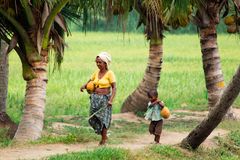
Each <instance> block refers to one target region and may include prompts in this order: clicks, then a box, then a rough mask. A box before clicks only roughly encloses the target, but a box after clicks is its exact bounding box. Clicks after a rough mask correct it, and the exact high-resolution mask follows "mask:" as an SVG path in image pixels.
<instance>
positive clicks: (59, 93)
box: [7, 32, 240, 122]
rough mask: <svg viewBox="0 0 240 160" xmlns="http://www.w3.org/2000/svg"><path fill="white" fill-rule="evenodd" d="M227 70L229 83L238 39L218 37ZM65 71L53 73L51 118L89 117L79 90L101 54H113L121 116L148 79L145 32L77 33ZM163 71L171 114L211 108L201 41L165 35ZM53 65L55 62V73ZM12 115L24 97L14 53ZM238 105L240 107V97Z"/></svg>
mask: <svg viewBox="0 0 240 160" xmlns="http://www.w3.org/2000/svg"><path fill="white" fill-rule="evenodd" d="M218 40H219V41H218V45H219V51H220V55H221V58H222V69H223V73H224V78H225V81H226V83H228V82H229V80H230V79H231V77H232V75H233V73H234V72H235V69H236V67H237V66H238V65H239V61H240V56H239V43H240V42H238V39H237V38H236V37H234V36H228V35H219V36H218ZM67 44H68V48H67V49H66V52H65V57H64V62H63V64H62V68H61V72H58V71H55V72H54V73H52V72H49V76H48V78H49V81H48V86H47V105H46V112H45V113H46V116H54V115H83V116H86V115H88V110H89V95H88V94H87V93H86V92H84V93H80V91H79V88H80V86H81V85H82V84H83V83H85V82H86V81H87V80H88V79H89V77H90V75H91V74H92V72H93V71H94V70H96V69H97V68H96V65H95V62H94V60H95V56H96V55H97V54H98V53H99V52H100V51H108V52H109V53H111V55H112V59H113V62H112V64H111V67H110V68H111V69H112V70H113V71H114V72H115V74H116V77H117V95H116V98H115V100H114V105H113V112H114V113H118V112H119V111H120V108H121V105H122V103H123V101H124V100H125V98H126V97H127V96H128V95H129V94H131V93H132V92H133V91H134V89H135V88H136V87H137V86H138V84H139V82H140V81H141V80H142V78H143V74H144V71H145V67H146V64H147V57H148V49H149V48H148V47H149V45H148V42H147V41H146V40H145V38H144V36H143V35H142V34H133V33H131V34H128V33H127V34H125V36H124V38H123V34H122V33H101V32H98V33H87V34H86V35H85V34H83V33H72V36H71V37H68V38H67ZM163 49H164V54H163V68H162V72H161V78H160V83H159V88H158V91H159V97H160V99H162V100H163V101H164V102H165V103H166V105H167V106H168V107H169V108H170V110H174V109H179V108H181V106H182V104H184V108H185V109H192V110H204V109H206V107H207V96H206V89H205V80H204V74H203V70H202V61H201V52H200V44H199V37H198V36H197V35H166V37H165V38H164V43H163ZM52 65H53V63H52V62H51V63H50V65H49V66H50V67H49V68H50V69H51V68H52ZM8 93H9V94H8V109H7V110H8V113H9V114H10V116H11V117H12V118H13V119H14V120H15V121H17V122H18V121H19V118H20V115H21V112H22V109H23V105H24V94H25V81H24V80H23V79H22V73H21V64H20V61H19V58H18V57H17V55H16V54H15V53H14V52H13V53H11V54H10V74H9V92H8ZM235 105H237V106H240V98H238V99H237V101H236V102H235Z"/></svg>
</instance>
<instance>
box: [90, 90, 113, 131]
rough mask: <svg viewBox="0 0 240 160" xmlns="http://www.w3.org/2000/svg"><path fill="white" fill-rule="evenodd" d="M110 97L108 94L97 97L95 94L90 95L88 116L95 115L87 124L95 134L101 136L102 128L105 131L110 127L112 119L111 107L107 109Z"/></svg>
mask: <svg viewBox="0 0 240 160" xmlns="http://www.w3.org/2000/svg"><path fill="white" fill-rule="evenodd" d="M110 96H111V95H110V94H109V95H99V94H95V93H93V94H91V95H90V104H91V106H90V112H89V113H90V116H91V115H92V114H94V113H96V112H97V113H96V114H95V115H94V116H93V117H91V118H90V119H89V120H88V122H89V124H90V125H91V126H92V128H93V129H94V131H95V132H96V133H97V134H101V131H102V129H103V127H106V128H107V129H108V128H109V127H110V123H111V119H112V107H108V100H109V98H110Z"/></svg>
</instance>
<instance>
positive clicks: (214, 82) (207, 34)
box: [199, 24, 233, 118]
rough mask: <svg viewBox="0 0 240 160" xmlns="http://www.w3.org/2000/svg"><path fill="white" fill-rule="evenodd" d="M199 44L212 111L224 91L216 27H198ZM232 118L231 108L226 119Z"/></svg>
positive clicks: (209, 104)
mask: <svg viewBox="0 0 240 160" xmlns="http://www.w3.org/2000/svg"><path fill="white" fill-rule="evenodd" d="M199 32H200V43H201V52H202V62H203V70H204V75H205V82H206V88H207V92H208V106H209V111H211V110H213V107H215V105H216V103H217V102H218V100H219V98H220V96H221V94H222V91H223V89H224V78H223V73H222V69H221V62H220V56H219V52H218V45H217V31H216V25H214V24H213V25H211V26H209V27H200V31H199ZM231 116H233V112H232V110H231V107H230V109H229V111H228V113H227V117H229V118H230V117H231Z"/></svg>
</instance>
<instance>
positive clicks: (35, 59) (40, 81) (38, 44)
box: [0, 0, 74, 141]
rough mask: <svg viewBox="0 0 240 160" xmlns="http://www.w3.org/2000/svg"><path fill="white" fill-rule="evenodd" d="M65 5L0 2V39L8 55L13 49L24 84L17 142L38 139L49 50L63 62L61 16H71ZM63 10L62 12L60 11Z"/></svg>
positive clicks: (37, 0)
mask: <svg viewBox="0 0 240 160" xmlns="http://www.w3.org/2000/svg"><path fill="white" fill-rule="evenodd" d="M68 2H69V0H51V1H49V0H45V1H43V0H34V1H33V0H32V1H30V0H21V1H15V0H7V1H5V0H4V1H0V38H1V39H3V40H5V41H6V42H7V43H8V44H9V45H10V47H9V49H8V52H10V51H11V50H12V49H15V51H16V52H17V54H18V56H19V57H20V60H21V63H22V70H23V73H22V75H23V78H24V80H25V81H26V83H27V85H26V94H25V106H24V111H23V116H22V119H21V121H20V124H19V127H18V129H17V132H16V134H15V137H14V138H15V140H16V141H28V140H35V139H38V138H39V137H40V136H41V132H42V129H43V119H44V108H45V102H46V85H47V81H48V78H47V64H48V56H49V51H50V50H51V49H53V50H54V51H55V53H56V54H55V55H56V60H57V61H58V62H59V63H60V62H61V61H62V57H63V52H64V45H65V44H64V33H68V28H67V25H66V21H65V20H66V19H65V18H64V16H65V17H66V16H67V15H69V14H70V15H71V13H73V11H72V10H73V8H72V7H71V6H70V5H67V3H68ZM63 7H65V8H64V9H65V10H62V9H63ZM70 7H71V8H70ZM69 9H71V10H69ZM60 11H63V12H61V13H60ZM68 11H71V12H68ZM69 18H72V19H74V17H69Z"/></svg>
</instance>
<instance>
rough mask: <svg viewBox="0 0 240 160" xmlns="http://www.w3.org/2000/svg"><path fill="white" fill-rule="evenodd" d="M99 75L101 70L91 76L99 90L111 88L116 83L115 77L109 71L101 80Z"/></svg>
mask: <svg viewBox="0 0 240 160" xmlns="http://www.w3.org/2000/svg"><path fill="white" fill-rule="evenodd" d="M98 74H99V70H97V71H95V72H94V73H93V74H92V76H91V80H92V81H93V84H94V85H95V86H96V87H98V88H109V87H111V84H112V83H114V82H116V78H115V75H114V73H113V71H111V70H108V71H107V72H106V73H105V74H104V76H103V77H102V78H100V79H99V78H98Z"/></svg>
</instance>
